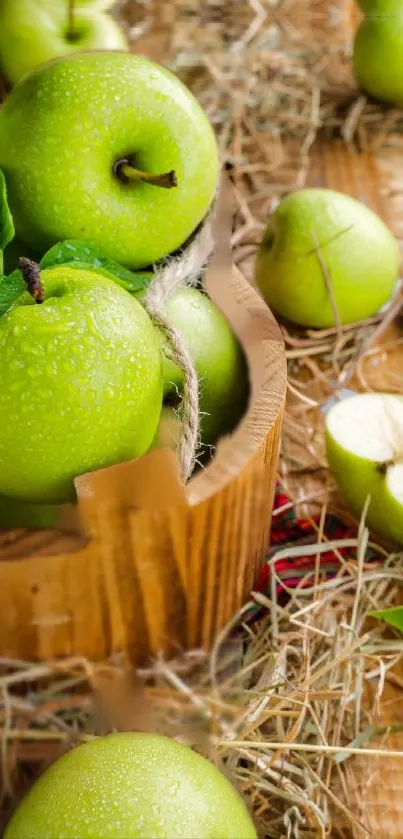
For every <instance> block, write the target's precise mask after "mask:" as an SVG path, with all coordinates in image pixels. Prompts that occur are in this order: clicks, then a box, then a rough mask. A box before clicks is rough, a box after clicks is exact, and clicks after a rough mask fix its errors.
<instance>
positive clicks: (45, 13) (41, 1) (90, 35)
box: [0, 0, 127, 84]
mask: <svg viewBox="0 0 403 839" xmlns="http://www.w3.org/2000/svg"><path fill="white" fill-rule="evenodd" d="M74 20H75V31H76V32H77V39H76V40H69V39H68V38H67V28H68V0H57V2H56V1H55V0H19V2H18V3H16V2H15V0H0V66H1V69H2V71H3V73H4V75H5V77H6V78H7V80H8V81H9V82H10V84H16V83H17V82H19V81H20V79H21V78H22V77H23V76H25V75H26V73H28V72H30V71H31V70H33V69H34V68H35V67H39V66H40V65H41V64H45V63H46V62H47V61H51V60H52V59H53V58H57V57H58V56H62V55H68V54H69V53H72V52H77V50H80V49H84V50H89V49H94V50H97V49H105V50H107V49H112V50H126V49H127V42H126V39H125V37H124V35H123V32H122V31H121V29H120V28H119V26H118V24H117V23H116V22H115V21H114V20H113V19H112V18H111V17H110V16H109V15H107V14H105V13H104V11H103V9H102V7H99V6H97V4H95V3H93V4H91V3H89V2H88V3H85V4H84V3H80V4H78V3H77V5H76V8H75V15H74Z"/></svg>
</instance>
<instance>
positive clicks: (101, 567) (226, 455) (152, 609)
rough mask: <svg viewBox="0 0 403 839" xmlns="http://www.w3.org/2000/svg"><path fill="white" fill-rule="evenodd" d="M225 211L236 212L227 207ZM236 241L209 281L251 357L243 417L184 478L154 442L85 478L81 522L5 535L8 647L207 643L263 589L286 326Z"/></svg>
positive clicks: (220, 250) (0, 592) (219, 253)
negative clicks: (242, 263) (238, 253)
mask: <svg viewBox="0 0 403 839" xmlns="http://www.w3.org/2000/svg"><path fill="white" fill-rule="evenodd" d="M225 200H228V199H224V203H225ZM220 212H221V213H223V214H224V216H225V218H228V217H230V208H229V207H228V206H224V207H223V209H222V210H221V211H220ZM223 223H224V218H218V219H217V226H218V230H220V225H223ZM225 240H227V241H228V242H229V235H227V236H226V237H225V236H224V237H223V240H222V242H221V243H220V244H218V243H217V247H216V250H215V253H214V256H213V258H212V260H211V263H210V266H209V268H208V270H207V272H206V276H205V279H204V286H205V289H206V291H207V292H208V294H209V296H210V297H211V299H212V300H213V301H214V302H215V303H216V305H217V306H218V307H219V308H220V309H221V310H222V311H223V312H224V314H225V315H226V317H227V320H228V321H229V323H230V325H231V327H232V328H233V330H234V332H235V333H236V334H237V336H238V338H239V340H240V342H241V344H242V346H243V348H244V351H245V354H246V357H247V360H248V364H249V376H250V403H249V409H248V411H247V414H246V416H245V418H244V419H243V420H242V422H241V424H240V426H239V427H238V429H237V430H236V431H235V433H234V434H233V435H232V436H230V437H228V438H224V439H222V440H221V441H220V443H219V445H218V447H217V452H216V456H215V458H214V460H213V461H212V463H211V464H210V465H209V466H208V467H207V468H206V469H205V470H204V471H201V472H199V474H197V475H196V476H195V477H194V478H193V479H192V480H190V481H189V483H188V484H187V486H186V487H182V486H181V485H180V482H179V477H178V465H177V460H176V457H175V455H174V454H173V453H172V452H169V451H167V450H156V451H152V452H150V453H149V454H147V455H145V456H144V457H142V458H140V459H139V460H137V461H132V462H130V463H125V464H122V465H119V466H115V467H112V468H108V469H103V470H100V471H98V472H94V473H91V474H87V475H84V476H82V477H80V478H79V479H77V481H76V488H77V496H78V511H79V515H80V520H81V523H82V530H81V532H77V530H76V531H75V532H74V530H69V529H68V526H67V525H65V527H64V529H63V530H60V531H55V530H51V531H50V530H47V531H39V530H38V531H28V530H12V531H3V532H2V533H0V655H1V656H12V657H17V658H23V659H35V660H38V659H44V658H47V657H57V656H70V655H82V656H87V657H88V658H90V659H97V658H103V657H105V656H109V655H110V654H111V653H114V652H117V651H125V652H126V653H127V654H128V655H129V656H130V658H131V659H132V661H133V662H139V661H142V660H145V659H146V658H147V657H148V656H149V655H152V654H157V653H158V651H160V650H164V651H165V652H169V651H170V650H172V649H174V648H175V647H178V646H179V647H185V648H187V647H190V648H191V647H195V646H199V645H201V646H203V647H208V646H209V645H211V643H212V642H213V640H214V638H215V636H216V634H217V632H218V631H219V630H220V628H222V627H223V625H224V624H225V623H226V622H227V621H228V620H229V619H230V618H231V616H232V615H233V614H234V613H235V612H236V611H237V609H239V607H240V606H241V605H242V603H243V602H244V599H245V597H246V596H247V595H248V592H249V591H250V589H251V587H252V586H253V583H254V581H255V579H256V574H257V572H258V570H259V567H260V565H261V562H262V560H263V558H264V555H265V551H266V549H267V539H268V532H269V525H270V515H271V506H272V502H273V495H274V488H275V479H276V466H277V457H278V449H279V435H280V428H281V419H282V411H283V404H284V398H285V390H286V365H285V353H284V348H283V343H282V340H281V334H280V331H279V329H278V327H277V325H276V323H275V321H274V319H273V317H272V316H271V314H270V312H269V310H268V308H267V307H266V305H265V304H264V302H263V301H262V300H261V298H260V297H259V296H258V295H257V293H256V292H255V291H254V290H253V289H252V288H251V287H250V286H249V285H248V283H247V282H246V281H245V279H244V278H243V276H242V275H241V274H240V273H239V272H236V269H232V265H231V261H230V254H229V245H226V244H225Z"/></svg>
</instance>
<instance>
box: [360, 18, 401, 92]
mask: <svg viewBox="0 0 403 839" xmlns="http://www.w3.org/2000/svg"><path fill="white" fill-rule="evenodd" d="M353 60H354V71H355V75H356V77H357V80H358V82H359V84H360V87H362V89H363V90H364V91H365V92H366V93H368V94H369V95H370V96H373V97H375V98H376V99H380V100H382V101H383V102H387V103H389V104H391V105H398V106H400V105H403V5H402V3H401V2H399V3H396V2H395V3H386V2H384V3H382V4H379V3H378V4H376V5H375V4H373V6H369V5H368V17H366V18H365V19H364V20H363V21H362V22H361V24H360V26H359V27H358V30H357V34H356V36H355V39H354V52H353Z"/></svg>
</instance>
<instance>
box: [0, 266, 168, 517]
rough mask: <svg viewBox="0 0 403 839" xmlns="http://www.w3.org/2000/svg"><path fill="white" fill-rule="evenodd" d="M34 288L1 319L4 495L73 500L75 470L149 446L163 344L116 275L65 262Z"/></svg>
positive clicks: (0, 481)
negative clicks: (118, 281)
mask: <svg viewBox="0 0 403 839" xmlns="http://www.w3.org/2000/svg"><path fill="white" fill-rule="evenodd" d="M32 265H34V263H30V266H32ZM30 282H31V278H30V277H29V276H28V272H27V284H28V285H29V284H30ZM30 290H31V293H28V291H27V292H25V293H23V294H22V295H21V296H20V297H19V298H18V299H17V300H16V302H15V303H14V304H13V305H12V307H11V308H10V309H9V311H8V312H7V313H6V314H5V315H3V317H2V318H1V319H0V358H1V363H0V427H1V429H2V433H1V435H0V492H1V493H2V494H3V495H6V496H8V497H10V498H18V499H20V500H23V501H29V502H35V503H36V502H38V503H62V502H64V501H68V500H70V499H73V498H74V484H73V481H74V478H75V477H76V476H78V475H80V474H82V473H84V472H87V471H92V470H95V469H98V468H100V467H103V466H108V465H111V464H114V463H119V462H121V461H125V460H130V459H132V458H136V457H139V456H140V455H142V454H144V453H145V452H146V451H147V450H148V448H149V447H150V444H151V442H152V440H153V438H154V434H155V430H156V427H157V424H158V421H159V417H160V412H161V402H162V356H161V349H160V342H159V337H158V333H157V331H156V330H155V329H154V327H153V325H152V323H151V321H150V319H149V317H148V315H147V314H146V312H145V311H144V309H143V307H142V306H141V305H140V303H138V301H137V300H135V298H134V297H132V296H131V295H130V294H128V292H127V291H125V290H124V289H122V288H120V286H118V285H117V284H115V283H114V282H113V280H110V279H107V278H105V277H102V276H100V275H98V274H93V273H91V272H87V271H83V270H78V269H75V268H68V267H60V268H53V269H49V270H47V271H46V270H45V271H43V272H42V273H41V275H40V279H39V280H37V278H36V277H35V278H34V281H33V282H31V286H30ZM32 295H34V296H32ZM38 295H39V296H38ZM40 296H43V302H42V303H41V305H37V301H38V300H39V299H40ZM34 298H35V299H34Z"/></svg>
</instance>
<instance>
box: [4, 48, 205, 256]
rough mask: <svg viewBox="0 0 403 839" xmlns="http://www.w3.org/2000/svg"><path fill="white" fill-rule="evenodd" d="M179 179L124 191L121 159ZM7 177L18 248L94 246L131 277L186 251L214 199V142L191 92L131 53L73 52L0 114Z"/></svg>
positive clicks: (33, 78) (28, 83)
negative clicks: (117, 168) (79, 242)
mask: <svg viewBox="0 0 403 839" xmlns="http://www.w3.org/2000/svg"><path fill="white" fill-rule="evenodd" d="M131 154H135V156H136V165H137V166H138V168H141V169H142V170H145V171H147V172H152V173H162V172H169V171H171V170H175V172H176V175H177V180H178V186H177V187H174V188H173V189H162V188H160V187H157V186H152V185H150V184H146V183H140V182H136V183H133V182H128V183H123V182H122V181H121V180H120V178H119V177H118V176H117V175H116V174H115V173H114V171H113V167H114V164H116V163H117V162H118V161H119V160H121V159H122V158H125V157H127V156H129V155H131ZM0 169H2V170H3V172H4V175H5V179H6V183H7V190H8V199H9V204H10V208H11V211H12V213H13V216H14V221H15V225H16V231H17V235H18V236H19V238H20V239H21V240H22V241H23V242H25V243H26V244H27V245H28V246H29V247H31V248H33V249H34V250H39V251H40V252H44V251H45V250H47V249H48V248H49V247H50V246H52V245H53V244H55V243H56V242H59V241H61V240H63V239H86V240H88V241H91V242H92V243H93V244H94V245H95V246H97V247H99V249H100V250H101V251H102V253H104V254H105V255H106V256H109V257H110V258H112V259H115V260H116V261H118V262H121V263H123V264H124V265H126V266H129V267H132V268H139V267H142V266H146V265H151V264H152V263H154V262H155V261H156V260H158V259H160V258H161V257H163V256H166V255H167V254H169V253H171V252H172V251H174V250H175V249H176V248H178V247H179V246H180V245H182V244H183V243H184V242H185V241H186V239H187V238H188V237H189V235H190V234H191V233H192V232H193V230H194V229H195V228H196V227H197V225H198V224H199V222H200V221H201V220H202V219H203V217H204V216H205V214H206V212H207V210H208V209H209V206H210V204H211V202H212V200H213V197H214V194H215V189H216V183H217V175H218V155H217V144H216V141H215V137H214V133H213V130H212V128H211V126H210V123H209V121H208V119H207V117H206V115H205V114H204V112H203V111H202V109H201V107H200V105H199V104H198V102H197V101H196V99H195V98H194V96H193V95H192V94H191V93H190V91H188V90H187V88H186V87H185V86H184V85H183V84H182V83H181V82H180V81H179V80H178V79H177V78H176V77H175V76H174V75H173V74H172V73H170V72H169V71H168V70H165V69H164V68H162V67H159V66H158V65H156V64H154V63H153V62H151V61H148V60H147V59H145V58H143V57H141V56H137V55H132V54H130V53H124V52H113V51H109V52H92V53H91V52H88V53H75V54H74V55H70V56H68V57H64V58H61V59H57V60H56V61H53V62H51V63H50V64H46V65H45V66H43V67H40V68H38V69H37V70H34V71H33V72H32V73H31V74H29V75H28V76H26V77H25V78H24V79H23V80H22V82H20V84H18V85H17V86H16V87H15V88H14V89H13V90H12V91H11V93H10V95H9V97H8V99H7V100H6V102H5V104H4V106H3V107H2V108H1V110H0Z"/></svg>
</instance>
